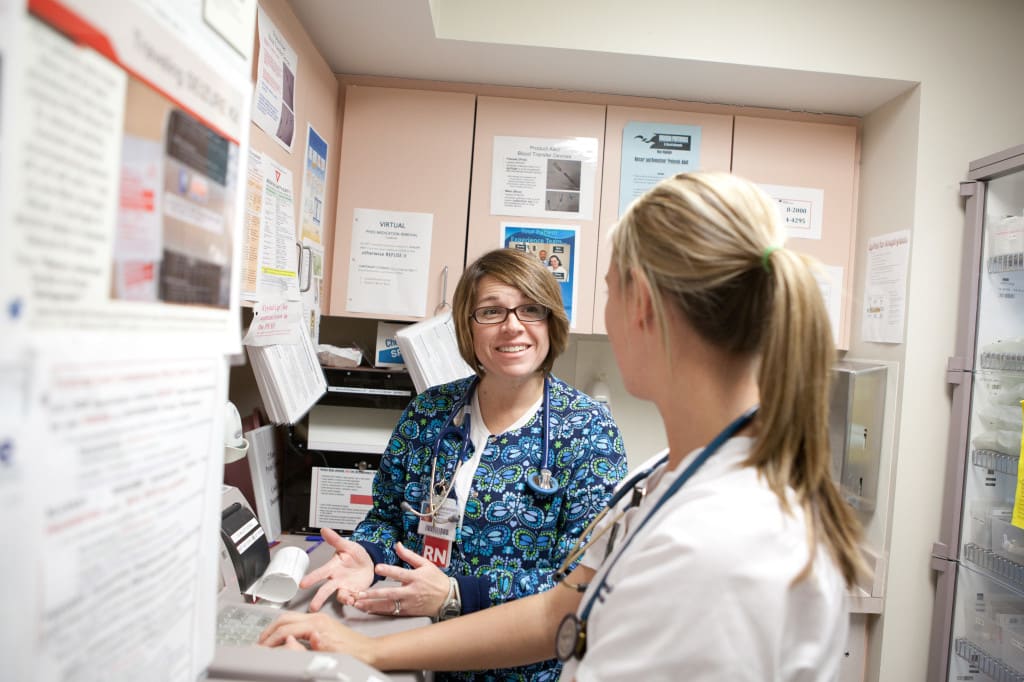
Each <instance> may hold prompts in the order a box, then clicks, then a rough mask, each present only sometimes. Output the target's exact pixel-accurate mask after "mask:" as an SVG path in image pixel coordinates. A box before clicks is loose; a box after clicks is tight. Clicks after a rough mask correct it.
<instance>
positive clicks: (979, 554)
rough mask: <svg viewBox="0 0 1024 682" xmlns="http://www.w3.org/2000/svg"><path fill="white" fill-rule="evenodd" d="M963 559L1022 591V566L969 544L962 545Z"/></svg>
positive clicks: (1023, 567)
mask: <svg viewBox="0 0 1024 682" xmlns="http://www.w3.org/2000/svg"><path fill="white" fill-rule="evenodd" d="M964 558H965V559H966V560H967V561H969V562H971V563H972V564H974V565H975V566H978V567H979V568H982V569H984V570H986V571H988V572H989V573H991V574H992V575H995V576H998V577H1000V578H1002V579H1003V580H1005V581H1007V582H1008V583H1010V585H1011V586H1012V587H1015V588H1016V589H1018V590H1021V591H1024V565H1022V564H1018V563H1017V562H1016V561H1011V560H1009V559H1007V558H1006V557H1003V556H999V555H998V554H996V553H995V552H993V551H992V550H990V549H985V548H984V547H982V546H980V545H976V544H974V543H973V542H969V543H967V544H966V545H964Z"/></svg>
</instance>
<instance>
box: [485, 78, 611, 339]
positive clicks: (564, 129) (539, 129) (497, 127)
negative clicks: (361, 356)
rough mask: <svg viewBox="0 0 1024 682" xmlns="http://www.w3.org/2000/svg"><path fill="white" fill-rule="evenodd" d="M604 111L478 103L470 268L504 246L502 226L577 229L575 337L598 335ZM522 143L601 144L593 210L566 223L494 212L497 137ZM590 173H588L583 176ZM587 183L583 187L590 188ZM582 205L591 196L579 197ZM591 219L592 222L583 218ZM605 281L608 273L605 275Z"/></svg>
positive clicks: (497, 100)
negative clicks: (595, 327) (595, 329)
mask: <svg viewBox="0 0 1024 682" xmlns="http://www.w3.org/2000/svg"><path fill="white" fill-rule="evenodd" d="M604 121H605V107H604V106H602V105H595V104H578V103H574V102H550V101H544V100H530V99H512V98H505V97H478V98H477V112H476V141H475V144H474V148H473V184H472V188H471V190H470V194H469V233H468V236H467V240H466V262H467V263H471V262H473V260H475V259H476V258H477V257H478V256H480V255H482V254H484V253H486V252H487V251H490V250H491V249H496V248H499V247H501V246H504V243H503V233H502V225H503V224H505V223H514V224H518V225H524V226H539V225H552V226H575V227H577V228H578V233H577V239H576V242H575V248H576V254H575V256H574V259H575V264H576V267H575V271H574V272H572V271H571V272H570V273H569V276H570V277H571V278H574V279H575V282H570V284H571V287H572V291H573V292H574V295H575V301H573V303H572V309H573V318H574V319H573V325H572V331H573V332H574V333H580V334H589V333H591V332H592V331H593V315H594V279H595V275H596V271H597V239H598V216H599V210H600V209H599V198H600V187H601V168H602V161H601V158H602V154H603V152H604ZM499 136H500V137H517V138H543V139H558V138H593V139H595V140H597V159H596V162H595V165H594V167H593V168H594V174H595V175H594V178H593V185H592V187H593V191H592V192H590V196H589V199H590V205H589V206H587V207H584V206H580V207H579V208H580V209H587V210H580V211H577V212H575V213H570V212H567V213H566V218H564V219H561V218H551V217H543V218H536V217H522V216H516V215H501V214H497V213H492V211H491V183H492V181H493V179H494V178H493V161H494V140H495V137H499ZM584 172H585V171H584ZM585 180H586V179H585V178H583V179H581V183H580V186H581V187H585V184H584V183H585ZM580 195H581V197H582V198H583V200H586V199H587V197H586V195H585V194H584V193H583V192H581V193H580ZM583 215H588V216H589V217H586V218H584V217H582V216H583ZM602 275H603V273H602Z"/></svg>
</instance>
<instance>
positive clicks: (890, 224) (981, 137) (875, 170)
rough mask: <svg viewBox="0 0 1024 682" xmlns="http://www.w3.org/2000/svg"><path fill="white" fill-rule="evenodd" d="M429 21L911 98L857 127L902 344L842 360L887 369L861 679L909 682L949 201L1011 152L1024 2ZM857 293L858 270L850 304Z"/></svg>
mask: <svg viewBox="0 0 1024 682" xmlns="http://www.w3.org/2000/svg"><path fill="white" fill-rule="evenodd" d="M433 6H434V7H435V9H437V11H438V14H436V15H435V21H436V23H437V26H438V29H439V33H440V34H441V35H443V36H444V37H448V38H461V39H464V40H483V41H488V42H498V43H509V44H520V45H536V46H544V47H560V48H568V49H585V50H598V51H610V52H623V53H629V54H644V55H657V56H660V57H670V58H677V59H687V60H706V61H710V62H725V63H732V64H743V65H754V66H764V67H774V68H788V69H799V70H810V71H821V72H828V73H836V74H849V75H859V76H868V77H876V78H892V79H901V80H908V81H912V82H916V83H919V84H920V86H919V88H917V89H915V90H914V91H912V92H909V93H907V94H905V95H902V96H900V97H898V98H896V100H894V101H892V102H890V103H888V104H886V105H885V106H883V107H880V108H879V109H878V110H877V111H875V112H873V113H872V114H870V115H869V116H867V117H866V118H865V121H864V131H863V134H864V136H863V159H862V171H861V181H862V183H861V196H860V201H859V218H858V225H859V229H860V234H859V237H858V247H859V249H861V252H862V251H863V244H864V241H865V240H866V238H867V237H868V236H870V235H876V234H882V233H885V232H889V231H895V230H901V229H908V228H909V229H912V230H913V238H912V246H911V276H910V285H909V292H908V316H907V328H906V337H905V338H906V342H905V344H903V345H899V346H883V345H880V344H868V343H863V342H856V339H857V338H859V334H860V328H859V323H858V322H856V321H855V325H854V341H855V342H854V344H853V348H851V353H850V355H851V356H854V357H859V358H879V359H886V360H894V361H897V362H899V363H900V366H901V367H902V376H901V377H900V386H901V387H902V391H901V395H900V396H899V405H900V408H899V415H898V417H899V419H898V424H897V433H896V438H895V444H896V448H897V457H896V461H895V463H894V466H895V478H894V481H893V490H892V493H893V501H892V503H893V507H892V514H891V517H890V523H891V528H890V531H891V534H890V538H891V541H890V550H891V556H890V567H889V577H888V584H887V589H886V604H885V613H884V615H883V617H882V619H881V620H880V621H879V622H878V623H876V624H875V626H874V627H873V631H872V633H871V641H872V644H871V651H872V660H871V661H870V662H869V666H868V678H869V679H877V680H900V681H903V680H923V679H924V678H925V671H926V668H927V654H928V636H929V628H930V619H931V609H932V599H933V591H932V585H931V581H932V573H931V570H930V568H929V554H930V551H931V544H932V542H933V541H934V540H935V539H937V534H938V516H939V509H940V507H941V503H942V499H941V497H942V492H943V483H944V481H943V478H944V472H945V466H944V458H945V457H946V431H947V429H948V423H949V393H948V391H947V387H946V385H945V363H946V358H947V357H948V356H950V355H951V354H952V352H953V341H954V332H955V325H956V319H955V316H956V301H957V275H958V271H959V251H960V243H961V232H962V220H963V214H962V207H961V203H960V200H959V198H958V193H957V188H958V183H959V181H960V180H961V179H963V177H964V175H965V174H966V170H967V164H968V163H969V162H970V161H971V160H973V159H975V158H978V157H981V156H984V155H987V154H990V153H993V152H996V151H998V150H1000V149H1002V148H1005V147H1009V146H1012V145H1015V144H1020V143H1022V142H1024V126H1022V124H1021V120H1022V117H1024V87H1021V82H1020V75H1019V71H1020V68H1021V66H1022V65H1024V41H1022V40H1021V39H1020V32H1021V29H1022V28H1024V2H1020V1H1019V0H977V1H974V2H961V1H959V0H904V2H899V3H890V2H881V1H880V0H868V1H865V2H858V3H852V2H845V3H840V2H819V1H812V0H791V1H790V2H786V3H778V2H776V3H764V2H760V1H759V0H733V1H732V2H728V3H709V2H695V1H681V0H659V1H654V0H648V1H647V2H643V1H641V0H633V1H632V2H628V3H627V2H616V1H614V0H562V1H561V2H560V3H558V6H557V11H556V10H554V9H553V8H552V5H551V3H548V2H545V1H544V0H519V1H518V2H515V3H507V2H502V1H500V0H435V2H434V3H433ZM799 99H800V95H799V93H793V101H792V102H791V106H792V107H793V108H796V109H799V108H800V101H799ZM727 103H729V104H743V103H744V102H742V101H738V102H727ZM862 286H863V266H861V267H860V268H859V269H858V272H857V273H855V287H854V291H853V292H852V293H853V295H854V296H857V295H858V292H859V291H860V290H861V288H862ZM602 343H603V342H601V341H599V340H595V341H587V342H583V343H580V345H579V349H578V355H577V373H578V374H581V375H582V373H583V372H584V371H585V372H589V373H594V372H595V371H597V370H596V368H597V367H599V366H600V365H601V363H607V364H606V365H605V366H604V370H605V371H608V372H614V369H613V361H612V359H611V358H610V352H609V351H608V350H607V348H602V347H601V344H602ZM591 361H592V362H593V363H595V364H589V363H591ZM578 378H579V379H580V380H585V378H584V377H583V376H579V377H578ZM613 399H615V397H614V396H613ZM616 402H618V401H616ZM626 404H628V403H623V405H626ZM629 409H630V410H632V406H630V408H629ZM616 416H617V417H619V418H620V420H621V421H622V422H623V423H624V427H623V428H624V431H626V432H627V446H629V447H633V444H634V442H636V443H640V442H645V443H646V441H647V440H650V439H648V438H645V437H644V435H643V433H644V432H645V431H646V426H645V425H644V424H645V422H646V420H647V419H649V418H650V417H651V415H649V414H637V415H636V420H637V421H636V422H634V421H633V418H632V417H629V418H627V417H626V415H622V416H621V417H620V415H619V411H618V410H617V412H616ZM627 424H628V425H627ZM634 432H636V433H634ZM634 438H635V439H636V440H635V441H634V440H633V439H634ZM655 440H656V438H655ZM643 447H646V445H644V446H643ZM637 449H641V446H638V447H637Z"/></svg>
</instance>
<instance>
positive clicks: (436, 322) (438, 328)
mask: <svg viewBox="0 0 1024 682" xmlns="http://www.w3.org/2000/svg"><path fill="white" fill-rule="evenodd" d="M395 338H396V339H397V340H398V348H399V349H400V350H401V351H402V358H403V359H404V361H405V366H406V369H408V370H409V375H410V376H411V377H412V383H413V385H414V386H416V392H417V393H422V392H423V391H425V390H426V389H428V388H430V387H431V386H437V385H438V384H446V383H448V382H449V381H455V380H456V379H461V378H463V377H468V376H469V375H471V374H473V368H472V367H470V366H469V365H467V364H466V361H465V360H463V359H462V356H461V355H459V342H458V339H457V337H456V336H455V322H454V321H453V320H452V314H451V313H450V312H446V313H442V314H441V315H437V316H436V317H432V318H430V319H427V320H424V321H422V322H417V323H416V324H410V325H409V326H407V327H403V328H402V329H400V330H398V332H397V333H396V334H395Z"/></svg>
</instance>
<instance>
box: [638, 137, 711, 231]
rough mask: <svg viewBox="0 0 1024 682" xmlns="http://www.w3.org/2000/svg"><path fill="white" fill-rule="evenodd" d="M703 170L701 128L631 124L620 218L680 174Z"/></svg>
mask: <svg viewBox="0 0 1024 682" xmlns="http://www.w3.org/2000/svg"><path fill="white" fill-rule="evenodd" d="M695 170H700V126H691V125H679V124H676V123H646V122H640V121H630V122H629V123H627V124H626V126H625V127H624V128H623V129H622V169H621V174H620V176H619V215H620V216H621V215H622V214H623V213H625V212H626V209H627V208H629V205H630V204H631V203H633V200H634V199H636V198H637V197H639V196H640V195H641V194H643V193H644V192H646V191H647V190H649V189H650V188H651V187H654V185H656V184H658V183H659V182H660V181H661V180H664V179H665V178H670V177H672V176H673V175H675V174H676V173H685V172H687V171H695Z"/></svg>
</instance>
